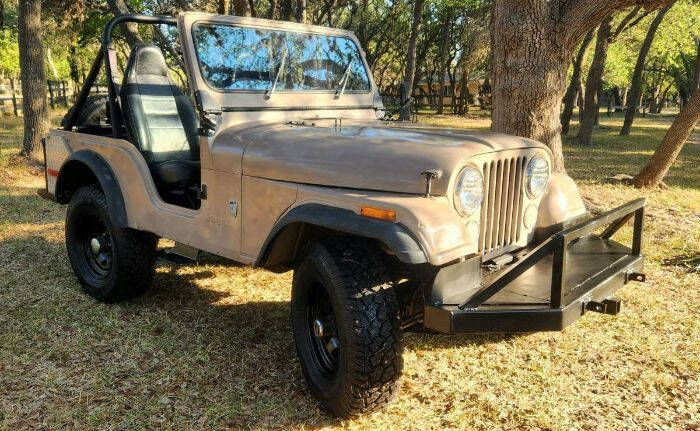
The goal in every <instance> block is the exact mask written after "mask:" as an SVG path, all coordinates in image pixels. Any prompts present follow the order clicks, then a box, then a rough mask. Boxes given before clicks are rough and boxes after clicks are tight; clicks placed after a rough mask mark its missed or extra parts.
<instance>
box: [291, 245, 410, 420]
mask: <svg viewBox="0 0 700 431" xmlns="http://www.w3.org/2000/svg"><path fill="white" fill-rule="evenodd" d="M398 309H399V306H398V301H397V298H396V294H395V292H394V287H393V284H392V283H391V281H390V278H389V276H388V272H387V270H386V269H385V266H384V261H383V256H382V254H381V252H380V251H379V250H378V249H377V248H376V247H375V245H374V244H373V243H372V242H371V241H367V240H363V239H358V238H349V237H333V238H328V239H325V240H324V241H322V242H318V243H315V244H312V245H311V246H310V247H309V248H308V251H307V253H306V255H305V257H304V258H303V259H302V260H301V262H300V263H299V265H298V266H297V268H296V269H295V272H294V281H293V286H292V328H293V331H294V339H295V343H296V348H297V353H298V355H299V361H300V363H301V368H302V373H303V375H304V378H305V380H306V383H307V385H308V387H309V391H310V392H311V394H312V395H313V396H314V397H315V398H316V399H317V400H319V402H320V403H321V406H322V407H323V408H324V409H325V410H326V411H328V412H329V413H331V414H332V415H334V416H338V417H351V416H354V415H356V414H361V413H367V412H370V411H374V410H376V409H378V408H381V407H382V406H384V405H385V404H387V403H388V402H389V401H390V400H391V399H392V398H393V397H394V395H395V394H396V392H397V386H398V385H397V382H398V379H399V378H400V376H401V371H402V368H403V359H402V356H401V354H402V344H401V329H400V325H399V319H398Z"/></svg>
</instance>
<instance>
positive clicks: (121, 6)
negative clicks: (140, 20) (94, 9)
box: [107, 0, 143, 47]
mask: <svg viewBox="0 0 700 431" xmlns="http://www.w3.org/2000/svg"><path fill="white" fill-rule="evenodd" d="M107 3H109V7H110V9H112V13H114V15H124V14H128V13H130V12H129V8H128V7H127V6H126V3H124V0H107ZM121 29H122V32H124V37H125V38H126V43H128V44H129V46H130V47H134V46H135V45H138V44H140V43H143V40H142V39H141V35H140V34H139V27H138V24H136V23H135V22H128V23H123V24H121Z"/></svg>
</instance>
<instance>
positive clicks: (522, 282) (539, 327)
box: [423, 199, 645, 334]
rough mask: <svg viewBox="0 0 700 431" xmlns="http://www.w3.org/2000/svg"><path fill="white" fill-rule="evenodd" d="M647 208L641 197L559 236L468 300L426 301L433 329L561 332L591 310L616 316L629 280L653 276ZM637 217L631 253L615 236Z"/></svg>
mask: <svg viewBox="0 0 700 431" xmlns="http://www.w3.org/2000/svg"><path fill="white" fill-rule="evenodd" d="M644 205H645V200H644V199H638V200H635V201H632V202H629V203H627V204H625V205H622V206H620V207H618V208H616V209H614V210H611V211H608V212H606V213H604V214H601V215H599V216H596V217H594V218H591V219H590V220H587V221H585V222H582V223H580V224H578V225H576V226H572V227H570V228H568V229H565V230H562V231H561V232H559V233H556V234H554V235H552V236H551V237H549V238H548V239H546V240H545V241H543V242H542V243H541V244H539V245H538V246H537V247H535V248H534V249H532V250H530V251H529V252H528V253H527V254H525V255H523V256H522V257H521V258H520V259H519V260H518V261H517V262H516V263H514V264H512V265H510V266H509V267H508V268H506V269H504V270H502V271H501V272H500V273H498V274H496V275H495V276H494V277H492V278H491V280H489V281H488V283H487V284H485V285H480V286H477V287H476V288H472V289H468V290H467V291H468V294H467V295H466V296H460V295H455V296H453V297H451V298H448V299H447V300H443V301H439V302H433V301H426V305H425V310H424V315H423V323H424V325H425V327H427V328H429V329H433V330H435V331H438V332H442V333H447V334H456V333H493V332H535V331H560V330H562V329H564V328H565V327H567V326H568V325H570V324H572V323H573V322H575V321H576V320H577V319H578V318H579V317H581V316H582V315H583V314H584V313H585V312H586V311H597V312H603V313H607V314H616V313H617V312H618V311H619V302H618V301H615V300H610V299H609V298H610V297H611V296H612V295H613V294H614V293H615V292H616V291H617V290H619V289H620V288H621V287H622V286H624V285H625V284H626V283H627V282H629V281H644V278H645V277H644V274H643V273H642V270H643V268H644V257H643V256H642V254H641V244H642V230H643V225H644ZM632 218H634V231H633V240H632V247H631V248H630V247H626V246H624V245H622V244H620V243H618V242H616V241H614V240H612V239H610V238H611V236H612V235H613V234H614V233H615V232H617V231H618V230H619V228H620V227H622V226H623V225H624V224H625V223H626V222H627V221H628V220H630V219H632ZM604 226H607V228H606V229H604V230H603V232H602V233H600V234H593V233H592V232H593V231H594V230H596V229H598V228H601V227H604ZM463 264H464V265H465V271H469V269H468V265H469V264H468V262H464V263H463ZM456 265H462V264H456ZM448 268H450V267H448ZM441 271H442V270H441ZM448 271H449V272H448ZM459 272H460V271H459V269H458V268H455V267H454V266H453V267H452V268H450V269H449V270H445V273H446V274H450V277H453V278H454V280H455V281H459V282H461V281H462V280H464V279H465V278H464V277H460V276H459ZM452 274H456V276H454V275H452ZM438 277H440V275H439V274H438ZM444 278H445V277H442V280H443V282H444Z"/></svg>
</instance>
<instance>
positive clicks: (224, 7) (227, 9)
mask: <svg viewBox="0 0 700 431" xmlns="http://www.w3.org/2000/svg"><path fill="white" fill-rule="evenodd" d="M216 13H218V14H219V15H230V14H231V1H230V0H219V2H218V3H217V5H216Z"/></svg>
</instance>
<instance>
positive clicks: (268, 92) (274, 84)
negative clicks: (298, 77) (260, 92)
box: [265, 48, 289, 99]
mask: <svg viewBox="0 0 700 431" xmlns="http://www.w3.org/2000/svg"><path fill="white" fill-rule="evenodd" d="M287 52H289V50H288V49H287V48H285V49H284V54H282V61H280V67H279V69H277V75H275V80H274V81H272V86H271V87H270V88H269V89H267V90H266V91H265V98H266V99H269V98H270V97H272V93H274V92H275V88H277V81H279V80H280V76H281V75H282V72H283V71H284V65H285V64H286V61H287Z"/></svg>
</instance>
